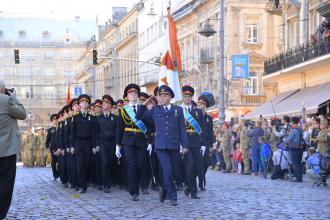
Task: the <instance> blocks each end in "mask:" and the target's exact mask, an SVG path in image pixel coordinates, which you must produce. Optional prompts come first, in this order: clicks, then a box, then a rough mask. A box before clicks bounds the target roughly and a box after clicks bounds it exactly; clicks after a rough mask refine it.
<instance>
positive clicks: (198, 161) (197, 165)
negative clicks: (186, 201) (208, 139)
mask: <svg viewBox="0 0 330 220" xmlns="http://www.w3.org/2000/svg"><path fill="white" fill-rule="evenodd" d="M184 160H185V175H186V176H185V178H186V183H187V185H188V189H189V192H190V193H191V194H192V195H195V194H197V183H196V177H197V176H198V178H199V179H203V159H202V155H201V152H200V148H197V147H195V148H190V149H189V151H188V152H187V153H186V154H185V158H184Z"/></svg>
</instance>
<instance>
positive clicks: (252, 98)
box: [241, 94, 266, 105]
mask: <svg viewBox="0 0 330 220" xmlns="http://www.w3.org/2000/svg"><path fill="white" fill-rule="evenodd" d="M265 102H266V96H265V95H244V94H242V95H241V103H242V104H252V105H260V104H262V103H265Z"/></svg>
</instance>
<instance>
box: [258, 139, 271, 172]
mask: <svg viewBox="0 0 330 220" xmlns="http://www.w3.org/2000/svg"><path fill="white" fill-rule="evenodd" d="M258 141H259V143H260V144H261V160H262V162H263V166H264V177H265V178H267V170H268V165H269V160H270V156H271V149H270V145H269V144H268V143H267V142H266V141H265V138H264V137H263V136H261V137H259V138H258Z"/></svg>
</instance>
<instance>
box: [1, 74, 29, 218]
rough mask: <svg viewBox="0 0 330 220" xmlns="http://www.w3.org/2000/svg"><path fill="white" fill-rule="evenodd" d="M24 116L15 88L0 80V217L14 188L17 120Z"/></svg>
mask: <svg viewBox="0 0 330 220" xmlns="http://www.w3.org/2000/svg"><path fill="white" fill-rule="evenodd" d="M25 118H26V111H25V109H24V106H23V104H22V103H21V102H20V101H19V100H18V99H17V98H16V92H15V90H7V89H6V88H5V83H4V81H2V80H0V131H1V133H0V146H1V147H0V219H4V218H5V217H6V215H7V212H8V210H9V207H10V204H11V199H12V195H13V190H14V183H15V176H16V155H17V154H18V153H19V149H20V147H21V137H20V131H19V128H18V123H17V120H24V119H25Z"/></svg>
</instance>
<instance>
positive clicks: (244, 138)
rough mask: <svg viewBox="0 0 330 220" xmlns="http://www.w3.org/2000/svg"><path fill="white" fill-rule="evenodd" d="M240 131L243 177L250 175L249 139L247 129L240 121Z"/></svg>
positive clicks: (242, 121)
mask: <svg viewBox="0 0 330 220" xmlns="http://www.w3.org/2000/svg"><path fill="white" fill-rule="evenodd" d="M239 125H240V131H239V138H240V147H241V150H242V156H243V163H244V172H243V173H242V174H243V175H250V159H249V150H250V147H249V143H250V137H249V135H248V127H247V126H246V123H245V121H244V120H240V124H239Z"/></svg>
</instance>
